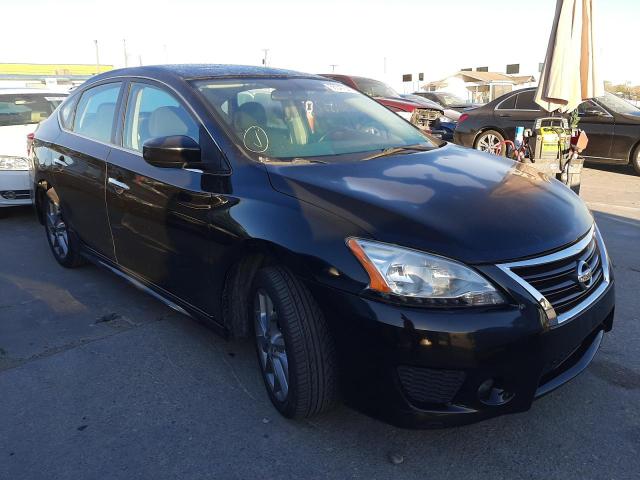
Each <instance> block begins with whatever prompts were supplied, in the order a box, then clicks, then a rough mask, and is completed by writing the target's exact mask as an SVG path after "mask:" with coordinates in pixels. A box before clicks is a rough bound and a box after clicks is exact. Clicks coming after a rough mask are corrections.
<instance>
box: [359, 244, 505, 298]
mask: <svg viewBox="0 0 640 480" xmlns="http://www.w3.org/2000/svg"><path fill="white" fill-rule="evenodd" d="M347 245H348V246H349V248H350V249H351V251H352V252H353V254H354V255H355V256H356V258H357V259H358V260H359V261H360V263H361V264H362V266H363V267H364V269H365V270H366V271H367V273H368V274H369V279H370V283H369V288H370V289H371V290H374V291H377V292H380V293H383V294H392V295H398V296H401V297H409V298H414V299H420V303H424V304H427V305H434V306H480V305H485V306H486V305H500V304H504V303H506V300H505V298H504V296H503V295H502V294H501V293H500V292H499V291H498V290H496V288H495V287H494V286H493V285H491V283H490V282H489V281H488V280H486V279H485V278H484V277H482V276H481V275H480V274H478V273H477V272H475V271H474V270H472V269H471V268H469V267H467V266H465V265H463V264H461V263H459V262H456V261H454V260H449V259H446V258H444V257H439V256H437V255H429V254H427V253H423V252H418V251H416V250H411V249H408V248H402V247H398V246H396V245H389V244H386V243H381V242H375V241H372V240H363V239H361V238H348V239H347Z"/></svg>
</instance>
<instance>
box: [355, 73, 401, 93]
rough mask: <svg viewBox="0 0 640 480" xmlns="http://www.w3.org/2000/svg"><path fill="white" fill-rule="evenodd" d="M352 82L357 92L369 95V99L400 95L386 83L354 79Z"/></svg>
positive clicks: (367, 79)
mask: <svg viewBox="0 0 640 480" xmlns="http://www.w3.org/2000/svg"><path fill="white" fill-rule="evenodd" d="M353 81H354V82H355V84H356V85H357V87H358V90H360V91H361V92H362V93H365V94H367V95H369V96H370V97H390V98H399V97H400V94H399V93H398V92H396V91H395V90H394V89H393V88H391V87H390V86H389V85H387V84H386V83H382V82H379V81H378V80H372V79H370V78H360V77H356V78H354V79H353Z"/></svg>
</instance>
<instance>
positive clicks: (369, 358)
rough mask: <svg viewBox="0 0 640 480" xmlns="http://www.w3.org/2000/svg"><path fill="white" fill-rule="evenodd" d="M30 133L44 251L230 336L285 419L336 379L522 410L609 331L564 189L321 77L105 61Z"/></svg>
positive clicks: (601, 269)
mask: <svg viewBox="0 0 640 480" xmlns="http://www.w3.org/2000/svg"><path fill="white" fill-rule="evenodd" d="M32 152H33V161H34V165H35V178H34V181H35V192H36V195H35V198H36V206H37V211H38V213H39V217H40V220H41V222H42V223H43V224H44V232H45V233H46V236H47V239H48V242H49V246H50V248H51V252H52V254H53V256H54V258H55V259H56V260H57V261H58V263H60V265H62V266H64V267H76V266H79V265H81V264H82V263H83V261H85V260H86V259H89V260H91V261H93V262H95V263H96V264H99V265H101V266H103V267H105V268H107V269H109V270H111V271H112V272H114V273H116V274H117V275H119V276H120V277H122V278H123V279H126V280H129V281H130V282H131V283H133V284H134V285H136V286H137V287H138V288H142V289H143V290H146V291H147V292H148V293H150V294H152V295H153V296H155V297H156V298H158V299H160V300H162V301H164V302H165V303H166V304H168V305H169V306H171V307H172V308H174V309H176V310H179V311H181V312H183V313H187V314H189V315H191V316H193V317H196V318H199V319H201V320H203V321H206V322H209V323H210V324H211V325H212V326H213V327H214V328H215V329H217V330H218V331H219V332H221V333H223V334H225V335H228V336H236V337H249V338H251V339H252V341H253V342H254V346H255V349H256V353H257V360H258V364H259V368H260V370H261V373H262V377H263V380H264V383H265V387H266V389H267V392H268V395H269V398H270V399H271V401H272V403H273V405H274V406H275V408H276V409H277V410H278V411H279V412H280V413H282V414H283V415H284V416H286V417H292V418H302V417H308V416H310V415H313V414H316V413H318V412H321V411H324V410H326V409H328V408H329V407H331V406H332V405H333V404H334V402H335V401H336V398H337V396H338V392H339V390H341V393H342V396H343V398H345V399H347V401H348V402H349V403H350V404H351V405H354V406H356V407H358V408H360V409H362V410H364V411H365V412H367V413H369V414H371V415H374V416H376V417H379V418H383V419H385V420H387V421H389V422H392V423H394V424H397V425H403V426H411V427H418V426H421V427H442V426H446V425H459V424H464V423H469V422H474V421H479V420H483V419H486V418H489V417H493V416H497V415H501V414H507V413H515V412H522V411H525V410H527V409H529V408H530V406H531V404H532V402H533V400H534V399H536V398H539V397H541V396H543V395H545V394H546V393H548V392H550V391H551V390H553V389H555V388H557V387H558V386H560V385H562V384H564V383H565V382H568V381H569V380H571V379H572V378H573V377H575V376H576V375H578V374H579V373H580V372H581V371H583V370H584V369H585V368H586V367H587V365H588V364H589V363H590V361H591V360H592V359H593V357H594V355H595V354H596V351H597V349H598V347H599V345H600V342H601V340H602V337H603V335H604V332H606V331H609V330H610V329H611V328H612V322H613V312H614V306H615V305H614V304H615V300H614V279H613V276H612V272H611V271H610V269H609V259H608V255H607V251H606V248H605V245H604V242H603V240H602V237H601V235H600V233H599V231H598V228H597V226H596V225H595V223H594V219H593V217H592V215H591V213H590V212H589V209H588V208H587V207H586V206H585V204H584V203H583V202H582V201H581V200H580V198H579V197H577V196H576V195H574V194H573V193H572V192H571V191H570V190H568V189H567V188H565V187H564V186H563V185H562V184H561V183H559V182H557V181H555V180H554V181H548V180H547V179H545V178H542V177H540V176H536V175H531V174H530V173H529V171H528V170H527V169H526V168H525V167H520V166H518V165H515V166H514V164H513V162H511V161H510V160H506V159H503V158H500V157H497V156H490V155H487V154H484V153H480V152H474V151H473V150H469V149H466V148H462V147H459V146H457V145H453V144H451V143H447V142H435V141H433V140H432V137H431V136H429V135H426V134H424V133H423V132H422V131H421V130H419V129H417V128H415V127H414V126H412V125H410V124H408V123H407V122H405V121H403V120H402V119H400V118H398V116H397V115H395V114H393V113H392V112H390V111H389V110H388V109H386V108H384V107H383V106H382V105H380V104H379V103H377V102H375V101H374V100H372V99H371V98H368V97H366V96H365V95H362V94H361V93H359V92H357V91H355V90H354V89H351V88H345V86H344V85H342V84H340V83H338V82H335V81H332V80H330V79H327V78H323V77H319V76H315V75H308V74H304V73H298V72H292V71H286V70H278V69H271V68H261V69H256V68H255V67H243V66H229V65H170V66H155V67H136V68H129V69H121V70H114V71H111V72H108V73H104V74H100V75H96V76H94V77H92V78H91V79H90V80H88V81H87V82H86V83H85V84H83V85H82V86H81V87H79V88H78V89H77V90H76V91H74V92H73V93H72V94H71V95H70V97H69V98H68V99H67V100H66V101H65V103H64V104H63V105H61V107H60V108H59V109H58V111H57V114H56V115H52V116H51V117H50V118H49V119H47V120H45V121H44V122H43V123H42V124H41V125H40V127H39V128H38V130H37V131H36V133H35V138H34V142H33V148H32ZM470 212H471V214H470ZM52 294H54V293H52ZM123 374H126V372H124V373H123ZM582 387H583V388H586V387H588V386H586V387H585V386H584V385H583V386H582ZM585 395H587V394H586V393H585ZM212 401H215V399H212ZM568 408H570V406H568Z"/></svg>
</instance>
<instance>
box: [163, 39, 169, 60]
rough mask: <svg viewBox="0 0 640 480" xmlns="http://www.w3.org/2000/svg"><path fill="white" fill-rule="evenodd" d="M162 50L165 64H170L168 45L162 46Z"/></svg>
mask: <svg viewBox="0 0 640 480" xmlns="http://www.w3.org/2000/svg"><path fill="white" fill-rule="evenodd" d="M162 49H163V50H164V63H169V52H168V51H167V44H166V43H165V44H164V45H162Z"/></svg>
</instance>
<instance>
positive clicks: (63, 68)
mask: <svg viewBox="0 0 640 480" xmlns="http://www.w3.org/2000/svg"><path fill="white" fill-rule="evenodd" d="M109 70H113V65H96V64H62V63H0V75H26V76H29V77H35V76H38V77H48V76H71V77H74V76H83V77H86V76H90V75H95V74H96V73H102V72H108V71H109Z"/></svg>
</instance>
